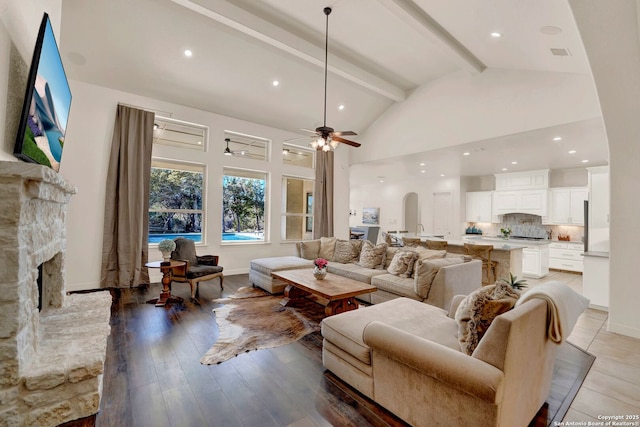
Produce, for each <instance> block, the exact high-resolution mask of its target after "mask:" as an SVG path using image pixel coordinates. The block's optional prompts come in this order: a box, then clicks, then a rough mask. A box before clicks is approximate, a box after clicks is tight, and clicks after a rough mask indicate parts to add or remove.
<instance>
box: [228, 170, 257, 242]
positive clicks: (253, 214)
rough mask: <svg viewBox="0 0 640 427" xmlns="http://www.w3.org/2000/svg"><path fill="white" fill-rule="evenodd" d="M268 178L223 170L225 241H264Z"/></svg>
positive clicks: (247, 172)
mask: <svg viewBox="0 0 640 427" xmlns="http://www.w3.org/2000/svg"><path fill="white" fill-rule="evenodd" d="M266 184H267V174H266V173H264V172H254V171H248V170H241V169H229V168H225V169H224V176H223V178H222V241H223V242H247V241H264V240H265V235H266V230H265V217H264V216H265V201H266V194H265V191H266V187H267V185H266Z"/></svg>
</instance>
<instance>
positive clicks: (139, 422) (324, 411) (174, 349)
mask: <svg viewBox="0 0 640 427" xmlns="http://www.w3.org/2000/svg"><path fill="white" fill-rule="evenodd" d="M224 284H225V289H224V291H222V292H221V291H220V287H219V285H218V281H217V280H214V281H211V282H205V283H201V284H200V288H201V289H200V298H199V300H200V304H195V303H193V302H191V301H189V298H188V297H189V287H188V286H187V285H186V284H180V283H174V284H173V293H174V295H177V296H181V297H184V298H185V302H184V304H183V305H179V304H176V305H173V306H170V307H165V308H163V307H155V306H154V305H152V304H146V301H147V300H149V299H151V298H154V297H157V296H158V294H159V293H160V285H159V284H152V285H151V286H150V287H149V288H148V289H127V290H122V291H112V294H113V296H114V303H113V306H112V315H111V326H112V330H111V335H110V338H109V344H108V350H107V359H106V364H105V375H104V390H103V398H102V404H101V410H100V412H99V413H98V414H97V415H96V416H95V417H89V418H87V419H84V420H78V421H76V422H71V423H67V424H65V427H72V426H73V427H77V426H93V425H95V426H101V427H107V426H108V427H114V426H127V427H129V426H135V427H145V426H153V427H158V426H175V427H186V426H197V427H202V426H223V427H232V426H244V427H248V426H259V427H267V426H288V425H291V426H296V427H314V426H330V425H331V426H403V425H405V424H404V423H403V422H401V421H400V420H398V419H397V418H396V417H395V416H393V414H390V413H389V412H388V411H385V410H384V409H382V408H380V407H379V406H377V405H375V404H374V403H373V402H371V401H370V400H368V399H366V398H364V397H363V396H361V395H359V394H358V393H357V392H355V391H354V390H353V389H351V388H350V387H349V386H347V385H346V384H344V383H342V382H341V381H340V380H339V379H337V378H336V377H334V376H333V375H332V374H331V373H330V372H328V371H326V370H325V369H324V367H323V366H322V358H321V348H322V337H321V336H320V334H319V333H315V334H311V335H308V336H307V337H305V338H303V339H302V340H300V341H298V342H296V343H293V344H290V345H287V346H283V347H278V348H274V349H267V350H259V351H254V352H249V353H245V354H242V355H240V356H238V357H236V358H234V359H232V360H229V361H227V362H224V363H222V364H219V365H213V366H207V365H201V364H200V362H199V360H200V357H201V356H202V355H203V354H204V353H205V352H206V351H207V350H208V349H209V348H210V347H211V345H212V344H213V343H214V342H215V340H216V339H217V336H218V329H217V325H216V322H215V316H214V314H213V312H212V308H213V307H214V304H213V303H211V300H212V299H214V298H219V297H220V296H226V295H230V294H232V293H234V291H235V290H236V289H237V288H239V287H241V286H250V283H249V281H248V275H237V276H228V277H225V280H224ZM569 365H571V363H570V364H569ZM563 369H567V368H563ZM576 369H577V368H576ZM569 377H570V378H569V379H567V380H566V381H565V384H564V385H562V388H567V387H571V386H572V385H574V383H575V379H572V378H573V377H572V376H571V375H569ZM580 382H581V381H580ZM578 387H579V384H578ZM559 395H560V398H558V399H557V401H556V402H555V403H553V402H552V403H551V404H550V405H549V406H547V407H546V408H544V407H543V409H542V410H541V411H540V413H539V416H538V418H537V419H536V420H534V422H533V423H532V425H535V426H538V425H540V426H542V425H548V424H549V423H550V421H551V420H552V419H553V415H554V414H555V412H556V411H557V409H553V408H560V406H561V405H562V404H566V402H565V401H566V398H564V397H563V396H566V393H563V392H560V393H559ZM569 403H570V401H569Z"/></svg>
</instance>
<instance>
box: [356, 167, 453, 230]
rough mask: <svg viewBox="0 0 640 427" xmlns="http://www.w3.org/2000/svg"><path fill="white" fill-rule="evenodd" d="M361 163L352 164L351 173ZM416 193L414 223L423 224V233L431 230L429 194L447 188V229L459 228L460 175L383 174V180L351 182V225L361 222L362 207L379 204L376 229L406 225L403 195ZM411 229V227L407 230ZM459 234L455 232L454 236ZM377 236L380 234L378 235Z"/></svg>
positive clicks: (430, 198) (431, 195)
mask: <svg viewBox="0 0 640 427" xmlns="http://www.w3.org/2000/svg"><path fill="white" fill-rule="evenodd" d="M366 167H367V166H365V165H359V164H358V165H352V166H351V176H355V175H357V174H358V173H360V171H362V169H363V168H366ZM411 192H414V193H416V194H418V211H419V217H418V223H420V224H423V225H424V229H425V232H426V233H430V232H433V219H434V218H433V194H434V193H438V192H451V194H452V198H453V215H452V221H451V232H452V233H453V234H454V235H455V234H456V233H459V232H460V230H461V224H462V223H461V222H460V218H462V217H463V215H462V211H461V209H464V206H463V205H461V203H460V194H461V193H460V178H459V177H454V178H440V179H426V178H425V179H424V180H415V179H406V178H396V177H390V176H385V178H384V182H383V183H380V182H378V181H376V182H371V183H369V184H366V185H361V186H353V185H352V186H351V194H350V197H349V207H350V209H356V211H357V213H358V214H357V215H356V216H352V217H351V220H350V225H351V226H352V227H354V226H358V225H362V208H375V207H379V208H380V230H381V231H388V230H400V229H403V228H404V227H406V225H405V224H404V217H403V214H404V213H403V206H404V197H405V195H406V194H407V193H411ZM407 231H409V232H415V230H407ZM458 237H459V236H455V238H458ZM378 240H380V237H379V238H378Z"/></svg>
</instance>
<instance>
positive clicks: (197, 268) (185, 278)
mask: <svg viewBox="0 0 640 427" xmlns="http://www.w3.org/2000/svg"><path fill="white" fill-rule="evenodd" d="M175 242H176V249H175V250H174V251H173V252H171V259H176V260H181V261H186V264H185V265H184V266H181V267H175V268H174V269H173V281H174V282H182V283H189V286H190V287H191V298H192V299H195V298H196V295H197V294H198V293H199V289H198V285H199V283H200V282H203V281H206V280H211V279H215V278H216V277H219V278H220V289H224V287H223V285H222V282H223V280H224V275H223V274H222V270H223V267H222V266H220V265H218V256H217V255H204V256H198V255H197V254H196V246H195V243H194V242H193V240H190V239H186V238H184V237H178V238H177V239H175Z"/></svg>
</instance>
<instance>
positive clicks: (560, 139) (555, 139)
mask: <svg viewBox="0 0 640 427" xmlns="http://www.w3.org/2000/svg"><path fill="white" fill-rule="evenodd" d="M553 140H554V141H562V137H561V136H556V137H555V138H553Z"/></svg>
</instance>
